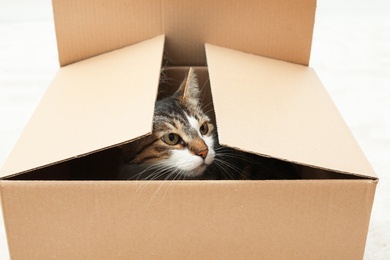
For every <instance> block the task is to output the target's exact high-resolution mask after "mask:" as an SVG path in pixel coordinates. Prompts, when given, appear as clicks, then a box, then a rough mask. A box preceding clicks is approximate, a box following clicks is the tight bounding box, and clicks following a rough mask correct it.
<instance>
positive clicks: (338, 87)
mask: <svg viewBox="0 0 390 260" xmlns="http://www.w3.org/2000/svg"><path fill="white" fill-rule="evenodd" d="M317 6H318V7H317V18H316V25H315V30H314V37H313V48H312V55H311V64H310V66H311V67H313V68H315V69H316V71H317V73H318V74H319V76H320V78H321V80H322V81H323V83H324V85H325V86H326V87H327V89H328V91H329V93H330V95H331V96H332V98H333V100H334V102H335V104H336V106H337V107H338V108H339V110H340V112H341V114H342V115H343V117H344V118H345V120H346V122H347V124H348V125H349V126H350V128H351V130H352V132H353V134H354V135H355V137H356V139H357V141H358V143H359V144H360V146H361V147H362V149H363V151H364V152H365V154H366V155H367V157H368V159H369V160H370V162H371V163H372V165H373V167H374V169H375V170H376V172H377V174H378V175H379V177H380V182H379V185H378V188H377V194H376V198H375V203H374V208H373V212H372V217H371V223H370V229H369V234H368V239H367V247H366V252H365V257H364V259H366V260H369V259H372V260H374V259H375V260H377V259H390V214H389V212H390V207H389V201H390V189H389V188H387V187H388V186H389V185H390V175H389V173H390V159H389V156H390V115H389V114H390V2H389V1H388V0H372V1H364V0H318V3H317ZM56 51H57V50H56V41H55V32H54V24H53V20H52V13H51V2H50V0H35V1H29V0H18V1H10V0H0V166H1V165H2V164H3V162H4V160H5V159H6V157H7V155H8V154H9V153H10V151H11V149H12V147H13V145H14V143H15V142H16V140H17V138H18V136H19V135H20V133H21V131H22V129H23V127H24V126H25V125H26V123H27V121H28V119H29V117H30V116H31V114H32V112H33V110H34V108H35V107H36V105H37V103H38V102H39V100H40V98H41V96H42V95H43V93H44V91H45V89H46V87H47V86H48V85H49V83H50V81H51V79H52V78H53V76H54V74H55V72H56V69H57V68H58V62H57V53H56ZM0 218H1V216H0ZM0 259H9V256H8V250H7V246H6V239H5V232H4V225H3V222H2V221H1V219H0Z"/></svg>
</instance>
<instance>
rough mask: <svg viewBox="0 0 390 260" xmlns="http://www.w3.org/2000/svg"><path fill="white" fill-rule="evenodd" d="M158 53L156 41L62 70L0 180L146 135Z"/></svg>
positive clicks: (154, 94) (159, 45) (154, 93)
mask: <svg viewBox="0 0 390 260" xmlns="http://www.w3.org/2000/svg"><path fill="white" fill-rule="evenodd" d="M163 47H164V37H163V36H159V37H156V38H153V39H152V40H148V41H145V42H142V43H139V44H136V45H133V46H129V47H126V48H123V49H121V50H117V51H113V52H110V53H107V54H104V55H101V56H97V57H95V58H92V59H89V60H85V61H81V62H79V63H75V64H72V65H69V66H66V67H62V68H61V69H60V70H59V71H58V73H57V75H56V77H55V78H54V80H53V82H52V84H51V86H50V87H49V89H48V91H47V93H46V94H45V96H44V98H43V100H42V101H41V102H40V104H39V106H38V108H37V109H36V111H35V112H34V114H33V116H32V118H31V120H30V122H29V124H28V126H27V127H26V129H25V130H24V132H23V134H22V136H21V138H20V139H19V140H18V142H17V144H16V146H15V147H14V149H13V151H12V153H11V154H10V156H9V158H8V160H7V161H6V163H5V164H4V167H3V168H2V169H1V173H0V176H6V175H9V174H13V173H17V172H21V171H25V170H29V169H33V168H37V167H40V166H44V165H48V164H52V163H54V162H58V161H62V160H65V159H68V158H72V157H77V156H80V155H82V154H86V153H90V152H91V151H96V150H99V149H102V148H105V147H108V146H112V145H115V144H118V143H121V142H125V141H129V140H131V139H132V138H138V137H140V136H142V135H145V134H147V133H149V132H151V130H152V118H153V110H154V102H155V100H156V97H157V88H158V84H159V83H158V81H159V76H160V68H161V59H162V52H163ZM140 111H142V113H140ZM20 158H23V160H21V159H20Z"/></svg>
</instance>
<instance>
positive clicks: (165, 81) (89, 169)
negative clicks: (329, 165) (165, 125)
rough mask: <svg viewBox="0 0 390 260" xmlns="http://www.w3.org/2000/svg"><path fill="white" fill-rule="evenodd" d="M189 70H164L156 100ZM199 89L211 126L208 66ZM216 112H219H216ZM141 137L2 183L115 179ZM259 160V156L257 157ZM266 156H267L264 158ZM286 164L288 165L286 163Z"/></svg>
mask: <svg viewBox="0 0 390 260" xmlns="http://www.w3.org/2000/svg"><path fill="white" fill-rule="evenodd" d="M188 69H189V67H164V68H163V69H162V73H161V77H162V79H161V81H160V82H161V83H160V85H159V88H158V93H156V96H157V99H161V98H163V97H166V96H169V95H171V94H173V93H174V92H175V91H176V89H177V87H178V86H179V85H180V83H181V82H182V80H183V79H184V78H185V76H186V73H187V71H188ZM194 69H195V73H196V75H197V78H198V82H199V86H200V87H201V91H202V93H201V96H202V101H203V109H204V111H207V114H208V116H209V117H210V118H211V120H212V122H213V124H214V125H216V126H217V133H218V125H217V124H216V118H215V113H214V104H213V98H212V92H211V88H210V80H209V75H208V69H207V67H203V66H202V67H194ZM217 113H218V112H217ZM141 138H143V137H140V138H136V139H132V140H129V141H128V142H127V143H125V144H120V145H114V146H111V147H109V148H105V149H101V150H99V151H95V152H92V153H90V154H87V155H83V156H80V157H79V158H73V159H69V160H65V161H62V162H59V163H54V164H52V165H47V166H44V167H41V168H38V169H34V170H30V171H27V172H25V173H21V174H17V175H13V176H10V177H7V178H4V179H5V180H117V175H118V173H119V172H120V171H121V167H122V166H121V165H122V160H123V154H122V150H123V149H126V147H127V146H132V145H136V144H137V141H138V140H139V139H141ZM257 156H259V157H261V156H262V155H257ZM267 157H269V156H267ZM287 163H288V162H287ZM291 165H292V166H293V167H294V168H295V170H296V171H297V172H298V174H299V176H300V179H311V180H313V179H367V178H365V177H359V176H356V175H353V174H348V173H341V172H337V171H331V170H327V169H320V168H318V167H310V166H306V165H303V164H298V163H291Z"/></svg>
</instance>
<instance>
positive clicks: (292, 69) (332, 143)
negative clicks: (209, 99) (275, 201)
mask: <svg viewBox="0 0 390 260" xmlns="http://www.w3.org/2000/svg"><path fill="white" fill-rule="evenodd" d="M206 52H207V62H208V67H209V74H210V84H211V86H212V87H211V89H212V92H213V100H214V108H215V113H216V117H217V128H218V135H219V140H220V143H221V144H225V145H229V146H233V147H237V148H240V149H244V150H248V151H252V152H260V153H262V154H265V155H268V156H272V157H276V158H281V159H287V160H290V161H293V162H298V163H301V164H304V165H312V166H316V167H320V168H326V169H332V170H336V171H342V172H347V173H352V174H359V175H364V176H370V177H374V178H375V177H376V175H375V173H374V171H373V169H372V167H371V165H370V164H369V162H368V161H367V159H366V158H365V156H364V154H363V153H362V151H361V150H360V148H359V146H358V144H357V143H356V141H355V139H354V137H353V136H352V134H351V132H350V130H349V129H348V127H347V125H346V124H345V122H344V120H343V119H342V118H341V116H340V114H339V112H338V111H337V109H336V108H335V106H334V104H333V102H332V100H331V99H330V97H329V95H328V93H327V92H326V90H325V88H324V87H323V86H322V84H321V82H320V81H319V79H318V77H317V75H316V74H315V72H314V71H313V70H312V69H311V68H308V67H306V66H301V65H296V64H292V63H288V62H283V61H277V60H273V59H268V58H263V57H260V56H255V55H251V54H245V53H242V52H238V51H233V50H229V49H226V48H221V47H217V46H213V45H207V46H206Z"/></svg>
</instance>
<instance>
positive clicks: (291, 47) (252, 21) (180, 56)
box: [53, 0, 316, 66]
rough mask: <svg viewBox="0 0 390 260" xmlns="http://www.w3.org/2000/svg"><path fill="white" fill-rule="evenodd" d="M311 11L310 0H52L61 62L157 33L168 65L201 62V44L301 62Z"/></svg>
mask: <svg viewBox="0 0 390 260" xmlns="http://www.w3.org/2000/svg"><path fill="white" fill-rule="evenodd" d="M315 8H316V1H315V0H289V1H285V0H273V1H269V0H252V1H236V0H216V1H208V0H192V1H180V0H161V1H155V0H143V1H139V0H117V1H111V0H67V1H61V0H53V10H54V19H55V26H56V34H57V43H58V51H59V58H60V63H61V65H66V64H70V63H73V62H76V61H79V60H82V59H86V58H89V57H93V56H95V55H98V54H101V53H105V52H108V51H111V50H114V49H118V48H121V47H123V46H128V45H131V44H134V43H136V42H140V41H143V40H145V39H148V38H151V37H154V36H157V35H160V34H165V35H166V36H167V43H166V55H167V58H168V59H169V61H170V63H171V64H172V65H202V66H203V65H205V64H206V59H205V53H204V43H205V42H208V43H212V44H215V45H219V46H224V47H228V48H232V49H236V50H241V51H245V52H248V53H253V54H257V55H262V56H266V57H272V58H275V59H280V60H286V61H290V62H294V63H299V64H306V65H307V64H308V62H309V56H310V48H311V41H312V33H313V26H314V15H315Z"/></svg>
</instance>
